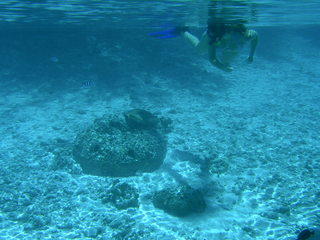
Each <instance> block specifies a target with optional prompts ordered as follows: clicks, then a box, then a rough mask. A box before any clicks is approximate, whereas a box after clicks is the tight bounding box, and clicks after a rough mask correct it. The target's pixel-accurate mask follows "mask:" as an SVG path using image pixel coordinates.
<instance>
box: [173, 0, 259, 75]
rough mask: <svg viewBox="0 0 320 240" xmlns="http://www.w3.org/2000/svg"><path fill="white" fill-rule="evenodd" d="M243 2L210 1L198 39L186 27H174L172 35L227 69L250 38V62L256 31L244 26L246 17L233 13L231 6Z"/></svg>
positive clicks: (254, 48)
mask: <svg viewBox="0 0 320 240" xmlns="http://www.w3.org/2000/svg"><path fill="white" fill-rule="evenodd" d="M243 2H245V1H231V0H229V1H221V0H220V1H219V0H211V1H210V4H209V11H208V22H207V30H206V31H205V32H204V34H203V35H202V37H201V39H200V40H199V39H198V38H197V37H196V36H194V35H192V34H191V33H190V32H189V28H188V27H176V29H175V34H179V35H181V36H183V37H184V38H185V39H186V40H187V41H188V42H190V43H191V44H192V46H194V47H195V48H196V49H197V50H198V51H199V53H200V54H208V55H209V61H210V63H211V64H212V65H214V66H215V67H217V68H219V69H221V70H224V71H226V72H230V71H232V70H233V68H232V67H231V62H232V60H233V59H234V58H235V57H236V56H237V54H238V50H239V48H240V47H242V46H243V45H244V44H245V43H246V42H248V41H249V42H250V52H249V56H248V58H247V62H248V63H252V62H253V56H254V53H255V50H256V47H257V44H258V33H257V32H256V31H254V30H250V29H247V28H246V27H245V25H244V23H245V22H246V20H244V19H243V18H239V16H240V14H237V15H236V14H235V13H234V11H235V10H234V9H236V8H237V9H239V4H242V6H246V5H245V4H244V3H243ZM227 4H229V5H227ZM218 52H219V53H220V54H219V55H218Z"/></svg>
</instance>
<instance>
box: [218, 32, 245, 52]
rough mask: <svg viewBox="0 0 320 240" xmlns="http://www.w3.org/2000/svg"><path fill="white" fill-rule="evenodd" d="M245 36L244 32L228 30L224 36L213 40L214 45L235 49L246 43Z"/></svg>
mask: <svg viewBox="0 0 320 240" xmlns="http://www.w3.org/2000/svg"><path fill="white" fill-rule="evenodd" d="M245 42H246V41H245V37H244V35H243V34H241V33H238V32H228V33H226V34H224V35H223V37H222V38H221V39H220V40H218V41H215V42H213V43H212V44H213V46H215V47H216V48H224V49H226V48H229V49H231V48H232V49H235V48H241V47H242V46H243V45H244V43H245Z"/></svg>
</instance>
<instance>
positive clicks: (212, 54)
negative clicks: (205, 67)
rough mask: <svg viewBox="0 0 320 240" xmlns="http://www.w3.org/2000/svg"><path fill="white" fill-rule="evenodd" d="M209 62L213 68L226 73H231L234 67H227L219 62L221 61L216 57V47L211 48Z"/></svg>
mask: <svg viewBox="0 0 320 240" xmlns="http://www.w3.org/2000/svg"><path fill="white" fill-rule="evenodd" d="M209 61H210V63H211V64H212V65H213V66H215V67H217V68H219V69H221V70H223V71H225V72H231V71H232V70H233V68H232V67H230V66H226V65H224V64H223V63H222V62H220V61H219V59H218V58H217V56H216V48H215V47H214V46H211V47H210V51H209Z"/></svg>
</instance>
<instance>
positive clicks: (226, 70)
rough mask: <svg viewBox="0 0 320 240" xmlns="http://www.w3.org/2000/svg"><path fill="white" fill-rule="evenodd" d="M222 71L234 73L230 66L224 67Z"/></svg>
mask: <svg viewBox="0 0 320 240" xmlns="http://www.w3.org/2000/svg"><path fill="white" fill-rule="evenodd" d="M221 70H223V71H225V72H232V71H233V67H230V66H223V67H222V68H221Z"/></svg>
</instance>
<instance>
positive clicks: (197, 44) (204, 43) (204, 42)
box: [182, 32, 209, 54]
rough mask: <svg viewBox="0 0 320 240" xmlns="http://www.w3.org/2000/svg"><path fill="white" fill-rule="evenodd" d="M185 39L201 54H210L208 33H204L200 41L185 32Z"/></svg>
mask: <svg viewBox="0 0 320 240" xmlns="http://www.w3.org/2000/svg"><path fill="white" fill-rule="evenodd" d="M182 36H183V38H184V39H186V40H187V42H189V43H190V44H191V45H192V46H193V47H194V48H195V49H196V50H197V51H198V52H199V53H200V54H206V53H207V52H208V45H209V39H208V35H207V33H206V32H205V33H203V35H202V37H201V39H200V40H199V39H198V38H197V37H196V36H194V35H193V34H191V33H190V32H184V33H183V34H182Z"/></svg>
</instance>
